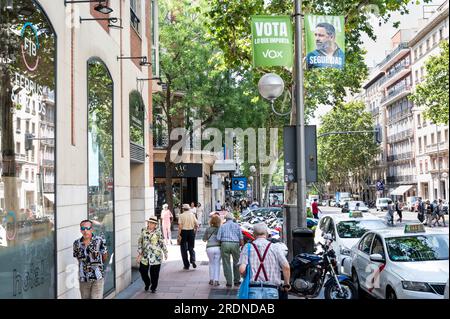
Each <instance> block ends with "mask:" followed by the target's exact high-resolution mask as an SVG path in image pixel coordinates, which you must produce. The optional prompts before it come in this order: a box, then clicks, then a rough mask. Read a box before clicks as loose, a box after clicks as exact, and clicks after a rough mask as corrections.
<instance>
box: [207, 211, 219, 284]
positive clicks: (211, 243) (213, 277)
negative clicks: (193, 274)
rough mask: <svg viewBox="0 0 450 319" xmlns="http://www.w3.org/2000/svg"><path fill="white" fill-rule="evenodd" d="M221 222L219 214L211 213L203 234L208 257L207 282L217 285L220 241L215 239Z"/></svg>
mask: <svg viewBox="0 0 450 319" xmlns="http://www.w3.org/2000/svg"><path fill="white" fill-rule="evenodd" d="M221 224H222V219H221V218H220V216H217V215H213V216H212V217H211V219H210V221H209V227H208V228H207V229H206V231H205V234H204V235H203V241H206V253H207V255H208V259H209V284H210V285H214V286H219V277H220V241H218V240H217V232H218V231H219V227H220V225H221Z"/></svg>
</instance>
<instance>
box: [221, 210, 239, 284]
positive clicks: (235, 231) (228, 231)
mask: <svg viewBox="0 0 450 319" xmlns="http://www.w3.org/2000/svg"><path fill="white" fill-rule="evenodd" d="M233 219H234V216H233V214H232V213H228V214H227V215H226V216H225V224H223V225H222V226H221V227H220V228H219V231H218V232H217V240H219V241H220V254H221V257H222V265H223V274H224V275H225V279H226V280H227V287H228V288H231V287H232V284H233V282H234V285H235V286H239V284H240V281H241V277H240V274H239V266H238V261H239V253H240V246H242V245H243V244H244V237H243V236H242V231H241V227H240V226H239V224H238V223H235V222H234V221H233ZM231 257H233V274H232V273H231V263H230V259H231Z"/></svg>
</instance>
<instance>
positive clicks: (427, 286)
mask: <svg viewBox="0 0 450 319" xmlns="http://www.w3.org/2000/svg"><path fill="white" fill-rule="evenodd" d="M448 245H449V233H448V228H447V229H436V230H434V229H433V230H427V231H425V227H423V225H422V224H412V225H411V224H410V225H405V228H398V229H392V228H391V229H389V230H374V231H370V232H368V233H366V234H365V235H364V236H363V237H361V239H360V240H359V241H358V243H357V244H356V245H355V246H353V248H352V251H351V270H350V271H351V276H352V279H353V282H354V284H355V286H356V287H357V288H358V291H360V292H361V290H363V291H365V292H367V293H368V294H370V295H371V296H373V297H377V298H382V299H442V298H443V296H444V290H445V285H446V282H447V280H448V274H449V271H448V266H449V264H448V255H449V251H448V248H449V246H448ZM345 267H347V264H346V266H345Z"/></svg>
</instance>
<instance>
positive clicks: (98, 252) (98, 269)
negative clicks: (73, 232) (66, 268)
mask: <svg viewBox="0 0 450 319" xmlns="http://www.w3.org/2000/svg"><path fill="white" fill-rule="evenodd" d="M107 252H108V251H107V248H106V245H105V241H104V239H103V238H102V237H100V236H92V239H91V242H90V243H89V245H88V246H87V247H86V246H85V245H84V244H83V237H81V238H80V239H77V240H75V241H74V243H73V257H75V258H76V259H78V265H79V279H80V281H81V282H88V281H96V280H99V279H102V278H104V265H103V260H102V256H103V255H104V254H106V253H107Z"/></svg>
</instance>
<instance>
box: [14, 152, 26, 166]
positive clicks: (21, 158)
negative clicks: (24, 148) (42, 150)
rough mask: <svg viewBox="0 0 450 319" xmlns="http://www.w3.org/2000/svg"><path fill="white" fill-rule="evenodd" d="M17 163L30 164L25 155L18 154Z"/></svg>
mask: <svg viewBox="0 0 450 319" xmlns="http://www.w3.org/2000/svg"><path fill="white" fill-rule="evenodd" d="M16 162H17V163H18V164H24V163H26V162H28V160H27V156H26V155H25V154H16Z"/></svg>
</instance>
